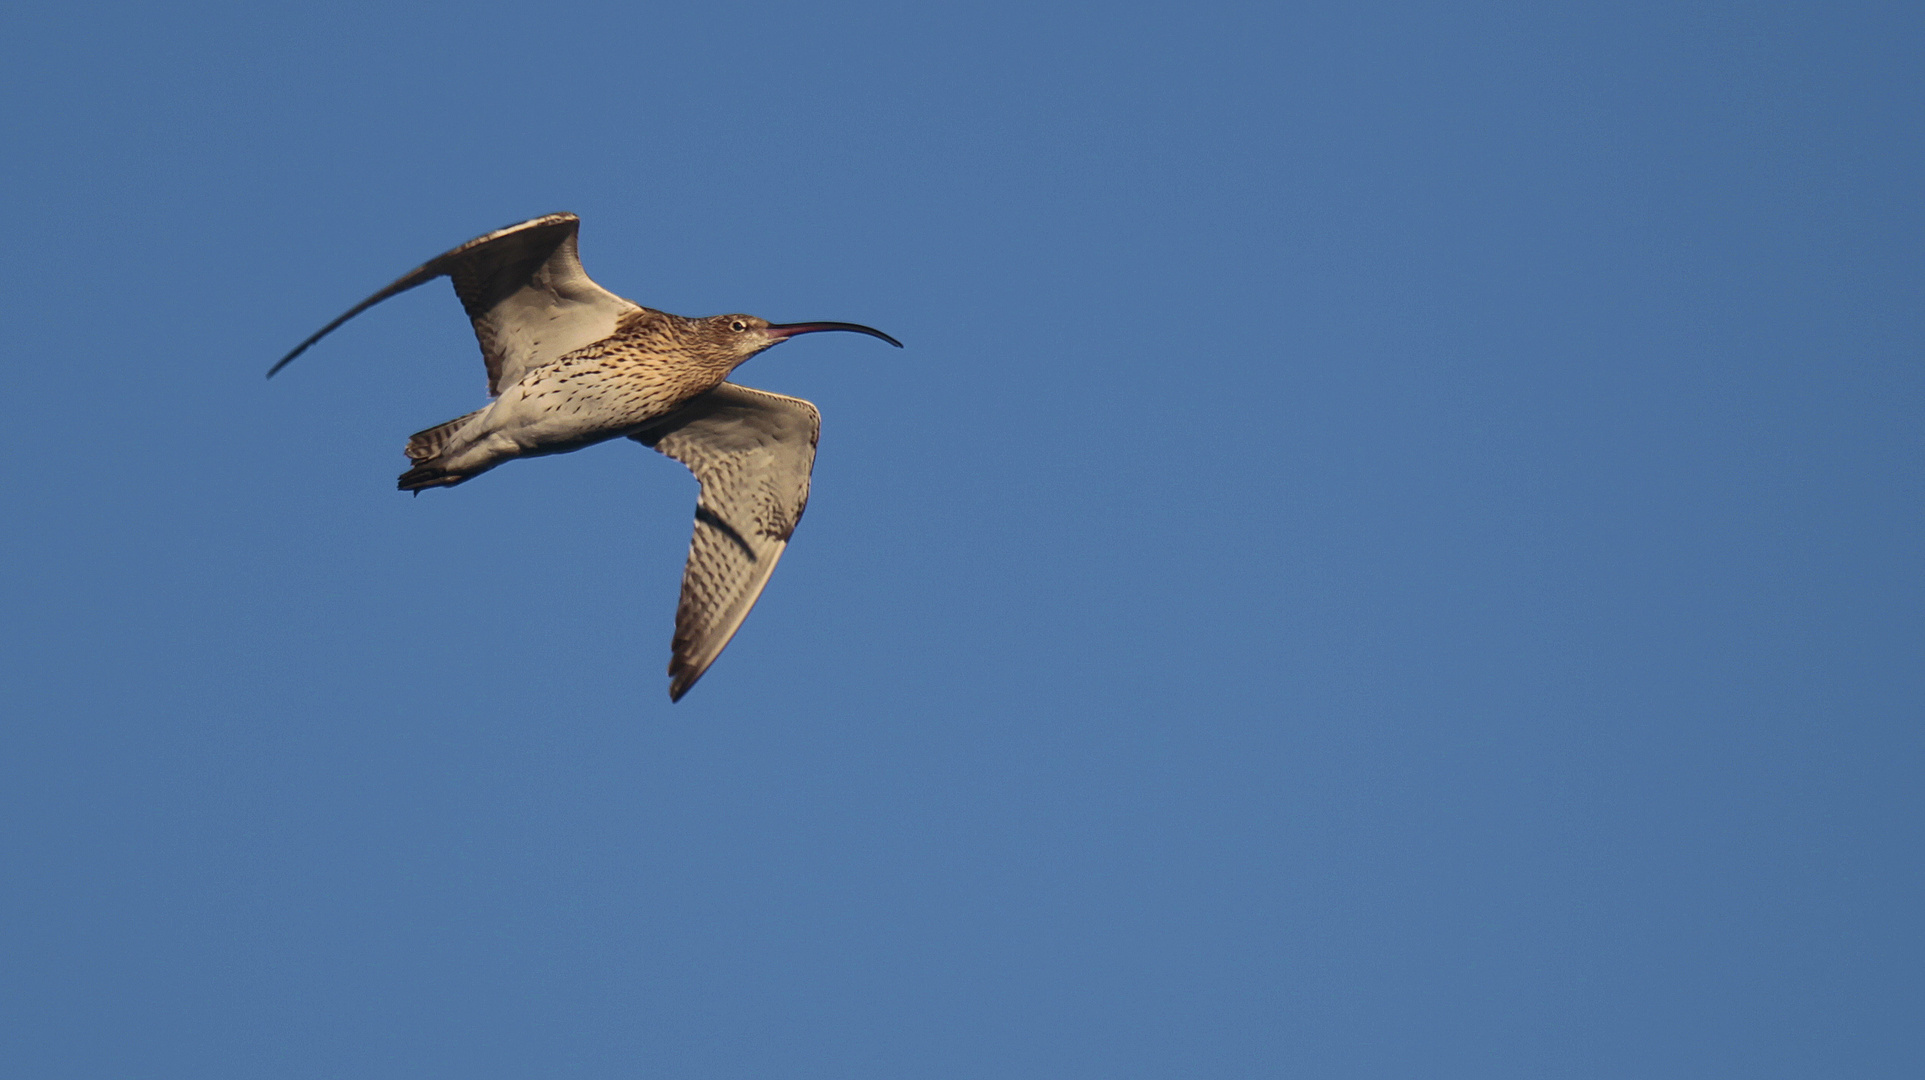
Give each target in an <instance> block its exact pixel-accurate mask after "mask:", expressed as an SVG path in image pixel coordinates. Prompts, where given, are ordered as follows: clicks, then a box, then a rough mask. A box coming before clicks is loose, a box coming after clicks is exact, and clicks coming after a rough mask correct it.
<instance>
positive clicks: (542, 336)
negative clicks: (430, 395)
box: [268, 214, 641, 394]
mask: <svg viewBox="0 0 1925 1080" xmlns="http://www.w3.org/2000/svg"><path fill="white" fill-rule="evenodd" d="M580 229H581V219H580V218H578V217H576V216H575V215H573V214H549V215H548V216H547V217H538V218H535V219H534V220H532V221H524V222H522V223H521V224H519V225H510V226H508V227H507V228H505V229H497V230H496V231H494V232H491V233H489V234H488V235H486V236H480V237H476V238H475V239H473V240H470V241H468V242H467V243H465V244H463V245H461V246H460V247H458V248H455V249H454V250H453V251H450V252H448V253H446V254H444V255H441V256H439V257H437V258H435V259H432V260H430V261H429V262H428V263H426V264H424V265H422V266H419V267H416V268H415V269H414V270H413V271H411V272H409V273H408V274H406V275H405V276H403V277H402V278H401V279H400V280H399V281H396V282H395V283H394V284H392V285H390V286H388V287H387V288H385V289H382V290H381V291H380V292H378V293H375V294H374V295H373V296H370V297H368V298H367V299H366V300H363V301H361V302H360V303H359V304H356V305H354V307H353V308H352V309H351V310H349V311H348V313H347V314H345V315H343V316H341V317H340V318H338V319H336V320H334V321H333V322H331V323H329V324H327V325H326V326H324V327H322V328H321V329H320V331H319V332H317V333H316V334H315V335H314V336H313V337H310V338H308V339H307V340H306V341H303V342H301V343H300V344H299V345H297V346H295V348H294V351H293V352H291V353H288V354H287V355H286V356H283V357H281V361H280V363H278V364H275V365H274V367H273V369H272V370H270V371H269V372H268V376H269V377H272V376H273V375H274V372H276V371H279V370H281V369H282V368H284V367H286V366H287V365H288V363H289V361H292V360H293V359H294V358H295V357H297V356H299V355H301V354H302V353H303V352H306V351H307V347H308V346H309V345H312V344H314V343H315V342H317V341H319V340H321V339H322V338H324V337H326V336H327V335H328V334H329V333H331V332H332V331H333V330H334V328H335V327H337V326H340V325H341V324H342V323H344V322H347V321H348V320H349V319H352V318H354V317H355V316H356V315H359V314H361V313H362V312H363V311H366V310H367V309H369V308H371V307H373V306H374V305H376V304H378V303H380V302H381V301H383V300H386V299H387V298H388V297H390V296H394V295H396V294H398V293H404V292H407V291H408V290H409V289H412V288H414V287H415V286H417V285H424V284H426V283H428V282H430V281H433V280H434V279H435V278H438V277H441V276H442V275H444V274H445V275H447V277H448V278H449V280H451V281H453V282H454V287H455V295H456V296H458V297H460V298H461V306H462V307H463V308H465V309H467V312H468V318H469V320H471V321H472V322H473V323H474V326H475V338H476V339H477V340H479V341H480V342H481V355H482V356H483V358H485V359H486V360H487V361H488V392H489V393H490V394H499V393H501V391H502V390H504V389H506V388H507V387H510V386H513V385H514V384H515V383H516V381H518V380H519V379H520V378H521V376H522V373H523V372H526V371H527V370H529V369H530V368H535V367H540V366H541V365H543V364H545V363H547V362H549V361H550V360H553V359H555V358H557V357H559V356H562V355H563V354H566V353H571V352H574V351H575V350H576V349H579V348H581V347H582V346H584V345H593V344H594V343H595V342H597V341H600V340H602V339H603V338H605V337H608V336H609V335H610V334H613V333H614V332H615V324H616V323H617V322H619V321H620V319H621V317H622V316H623V315H625V314H627V313H628V312H631V311H639V310H641V308H640V306H639V305H637V304H634V303H631V302H629V301H627V300H624V299H622V298H621V297H619V296H616V295H615V294H614V293H612V292H609V291H608V290H607V289H604V288H602V287H601V286H600V285H597V284H595V283H594V281H592V280H590V279H589V277H588V274H587V273H586V272H585V271H584V270H582V264H581V256H580V255H579V254H578V253H577V251H576V247H575V236H576V233H577V232H578V231H579V230H580Z"/></svg>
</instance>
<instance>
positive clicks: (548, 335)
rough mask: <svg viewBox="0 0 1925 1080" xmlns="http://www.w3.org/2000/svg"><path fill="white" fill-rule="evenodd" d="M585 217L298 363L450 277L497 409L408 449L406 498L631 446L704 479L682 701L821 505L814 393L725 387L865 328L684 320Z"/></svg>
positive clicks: (490, 237)
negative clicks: (638, 288) (547, 458)
mask: <svg viewBox="0 0 1925 1080" xmlns="http://www.w3.org/2000/svg"><path fill="white" fill-rule="evenodd" d="M580 228H581V219H580V218H578V217H576V216H575V215H573V214H549V215H548V216H546V217H538V218H535V219H534V220H532V221H524V222H522V223H521V224H519V225H510V226H508V227H507V228H505V229H499V230H497V231H495V232H491V233H489V234H487V235H486V236H481V237H477V238H475V239H473V240H470V241H468V242H467V243H465V244H463V245H461V246H460V247H458V248H455V249H454V250H452V251H449V252H447V253H446V254H444V255H441V256H439V257H437V258H435V259H433V260H431V261H429V262H428V263H426V264H425V265H423V266H420V267H418V268H416V269H415V270H413V271H412V272H410V273H408V274H406V275H405V276H403V277H402V278H401V279H400V280H398V281H396V282H395V283H394V284H392V285H389V286H388V287H387V288H385V289H382V290H381V291H380V292H378V293H375V294H374V295H373V296H370V297H368V298H367V299H366V300H363V301H361V302H360V303H359V304H356V305H355V306H354V307H353V308H351V309H350V310H349V311H348V312H347V314H345V315H342V316H341V317H340V318H338V319H336V320H334V321H333V322H331V323H329V324H327V325H326V326H324V327H322V328H321V329H320V330H319V331H317V332H316V333H315V334H314V335H313V336H312V337H310V338H308V339H307V340H306V341H303V342H301V343H300V344H299V345H297V346H295V348H294V351H292V352H290V353H288V354H287V355H286V356H284V357H282V358H281V360H280V362H279V363H277V364H275V365H274V367H273V368H272V369H270V370H269V371H268V373H267V374H268V376H269V377H270V378H272V377H273V375H274V373H275V372H277V371H279V370H281V369H282V368H284V367H286V366H287V365H288V363H289V362H290V361H292V360H293V359H294V358H295V357H297V356H299V355H301V353H303V352H305V351H306V350H307V348H308V346H310V345H313V344H314V343H315V342H317V341H319V340H321V339H322V338H323V337H326V336H327V335H328V334H329V333H330V332H331V331H333V330H334V329H335V328H336V327H338V326H340V325H341V324H342V323H344V322H347V321H348V320H349V319H352V318H353V317H355V316H356V315H359V314H360V313H361V312H363V311H366V310H367V309H368V308H370V307H373V306H374V305H375V304H378V303H380V302H381V301H383V300H386V299H387V298H388V297H390V296H394V295H396V294H397V293H402V292H406V291H407V290H409V289H412V288H414V287H415V286H417V285H423V284H426V283H427V282H429V281H432V280H434V279H435V278H438V277H442V276H446V277H447V278H448V279H449V280H450V281H452V282H453V283H454V289H455V295H456V296H457V297H459V298H460V300H461V306H462V307H463V308H464V309H466V310H467V312H468V318H469V320H470V321H471V322H472V323H473V324H474V328H475V337H476V339H478V340H479V341H480V343H481V355H482V359H483V360H485V361H486V362H487V366H488V393H489V396H491V397H492V398H493V399H494V400H493V401H491V402H489V403H488V404H487V405H485V406H483V407H482V408H480V409H477V410H475V411H474V412H471V413H469V414H468V415H466V416H462V417H457V418H456V419H453V420H450V421H448V422H447V423H445V424H439V425H437V426H435V427H431V428H429V429H427V430H426V431H423V432H420V433H418V434H416V435H415V436H414V437H413V438H410V439H409V440H408V446H407V455H408V460H409V461H410V462H411V463H412V466H413V467H412V468H410V469H408V471H407V472H404V473H402V474H401V480H400V483H399V487H400V489H401V490H402V491H412V492H417V493H418V492H420V491H423V490H425V489H427V488H432V487H453V486H454V485H456V484H459V483H463V482H464V481H467V480H471V479H473V478H474V477H476V476H479V475H480V474H482V473H484V472H487V471H488V470H489V469H492V468H494V467H495V466H497V465H500V464H503V463H504V462H508V461H512V460H514V459H516V458H525V457H539V456H542V455H545V454H561V453H566V452H568V451H570V450H579V449H581V448H582V447H584V446H590V445H593V444H594V443H598V442H606V441H608V440H610V439H618V438H624V437H625V438H629V439H633V440H635V441H636V442H638V443H641V444H642V445H643V446H647V447H650V448H652V449H655V450H659V451H660V452H662V453H664V454H667V455H668V456H669V457H671V458H674V459H675V460H676V461H679V462H681V463H682V464H683V465H685V466H687V467H688V470H689V471H690V472H692V473H694V474H695V478H696V479H697V480H698V481H700V482H701V487H702V490H701V494H700V496H699V497H698V498H697V500H696V504H695V535H694V538H693V539H692V540H691V541H690V542H689V551H688V565H687V567H686V568H685V569H684V570H683V572H682V596H681V600H680V602H679V603H678V604H677V605H676V610H675V637H674V643H673V645H672V647H671V655H670V660H669V665H668V674H669V688H668V696H669V699H670V700H671V701H680V700H681V698H682V695H683V694H686V693H688V690H689V687H691V686H694V685H695V681H696V680H697V679H700V678H701V677H702V673H703V672H705V671H707V670H708V668H709V665H710V664H713V663H714V662H715V658H716V657H717V656H718V655H720V654H721V652H722V649H723V648H724V647H725V646H727V645H728V643H729V639H730V638H732V637H734V636H735V631H736V629H737V628H738V627H740V626H741V625H742V620H743V619H744V618H746V617H747V616H748V613H749V609H750V608H752V607H754V606H755V601H756V598H757V597H758V596H760V595H761V594H762V587H763V586H764V585H766V584H768V581H769V574H770V573H772V572H773V571H774V570H775V564H776V561H777V560H778V559H780V558H781V557H782V551H783V549H784V548H785V547H787V546H788V542H789V536H790V534H791V533H793V532H794V531H795V526H796V522H797V521H799V520H801V518H802V510H803V508H804V507H805V506H807V505H808V502H809V473H810V471H811V469H812V468H813V467H814V465H815V444H816V434H817V431H818V430H819V428H820V425H821V419H822V418H821V414H819V413H817V412H816V409H815V406H814V405H811V404H809V403H808V402H806V401H803V400H802V399H800V398H792V397H784V396H783V395H781V394H771V393H769V392H768V391H766V390H755V389H752V388H750V387H747V386H741V385H738V384H736V383H732V382H729V381H728V376H729V374H730V373H731V372H733V371H734V370H735V369H736V367H737V366H739V365H740V364H741V363H742V362H743V361H745V360H747V359H748V358H749V357H751V356H754V355H755V354H757V353H759V352H762V351H763V350H764V349H768V348H770V347H772V346H774V345H779V344H781V343H782V342H784V341H787V340H788V339H789V338H792V337H795V336H796V335H798V334H812V333H816V332H818V331H823V330H851V331H854V332H856V333H859V334H868V335H870V336H871V337H878V338H881V339H882V340H884V341H886V342H888V343H889V344H891V345H894V346H896V347H897V348H901V347H902V343H901V342H900V341H897V340H896V339H895V338H892V337H890V336H889V335H888V334H885V333H883V332H882V331H880V330H876V329H872V328H870V327H867V326H858V325H856V324H855V323H843V322H806V323H772V322H769V321H767V320H766V319H759V318H756V317H755V316H753V315H712V316H709V317H708V318H703V319H690V318H684V317H682V316H680V315H670V314H669V313H667V312H665V311H654V310H651V309H649V308H645V307H643V306H641V305H640V304H636V303H634V302H632V301H628V300H624V299H622V298H621V297H619V296H616V295H615V294H614V293H611V292H609V291H608V290H606V289H604V288H602V287H601V286H600V285H597V284H595V282H594V281H592V280H590V279H589V277H588V274H587V273H586V272H584V271H583V270H582V264H581V258H580V255H579V254H578V252H577V249H576V240H575V238H576V233H577V232H578V231H579V230H580Z"/></svg>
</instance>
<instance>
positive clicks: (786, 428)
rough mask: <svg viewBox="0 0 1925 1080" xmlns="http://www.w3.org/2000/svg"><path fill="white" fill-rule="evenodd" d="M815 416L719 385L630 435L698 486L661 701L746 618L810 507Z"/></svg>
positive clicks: (696, 672)
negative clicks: (681, 466)
mask: <svg viewBox="0 0 1925 1080" xmlns="http://www.w3.org/2000/svg"><path fill="white" fill-rule="evenodd" d="M821 426H822V415H821V414H820V413H818V412H816V410H815V406H814V405H811V404H809V403H808V402H806V401H803V400H802V399H801V398H792V397H783V396H782V395H781V394H771V393H768V392H766V391H762V390H751V389H750V388H748V387H746V386H737V385H735V384H734V383H728V382H725V383H723V384H722V385H720V386H718V387H716V388H715V389H713V390H710V391H709V392H708V393H706V394H703V395H702V396H700V397H698V398H696V399H694V400H693V401H691V402H689V403H688V404H687V405H684V406H682V407H681V408H680V409H678V410H676V411H675V412H674V413H672V414H670V415H669V416H668V417H667V418H666V419H664V420H663V421H662V422H661V423H660V424H659V425H657V426H656V427H653V428H650V429H648V430H646V431H643V432H641V433H639V434H636V435H631V436H629V437H630V438H632V439H634V440H635V441H636V442H638V443H641V444H642V445H643V446H652V447H654V448H655V449H657V450H660V451H661V452H662V453H664V454H667V455H668V456H669V457H672V458H674V459H675V460H677V461H679V462H681V463H682V464H684V465H686V466H688V468H689V471H690V472H692V473H694V474H695V478H696V479H697V480H700V481H701V482H702V495H701V498H700V499H699V500H698V501H697V502H696V504H695V537H694V539H693V540H691V541H690V543H689V549H688V567H687V569H685V570H684V571H683V572H682V600H681V603H680V604H679V605H677V607H676V609H675V644H674V655H673V656H672V658H671V659H670V660H669V664H668V674H669V677H670V681H669V687H668V696H669V700H671V701H680V700H681V699H682V695H683V694H686V693H688V689H689V687H691V686H694V685H695V680H697V679H699V678H701V677H702V673H703V672H704V671H707V670H708V667H709V665H710V664H712V663H714V662H715V658H716V657H717V656H718V655H720V654H721V652H722V649H723V647H724V646H726V645H727V644H728V643H729V639H730V638H732V637H734V636H735V630H736V628H737V627H739V626H741V625H742V620H743V619H745V618H747V617H748V614H749V609H750V608H752V607H754V606H755V599H756V597H758V596H761V595H762V586H764V585H766V584H768V581H769V575H770V574H771V573H773V572H774V571H775V563H776V560H778V559H780V558H781V557H782V549H783V548H785V547H787V546H788V543H789V534H790V533H792V532H794V531H795V524H796V522H798V521H800V520H802V510H803V508H804V507H806V506H808V504H809V472H810V470H811V469H813V468H814V467H815V440H816V433H817V432H818V431H819V430H821Z"/></svg>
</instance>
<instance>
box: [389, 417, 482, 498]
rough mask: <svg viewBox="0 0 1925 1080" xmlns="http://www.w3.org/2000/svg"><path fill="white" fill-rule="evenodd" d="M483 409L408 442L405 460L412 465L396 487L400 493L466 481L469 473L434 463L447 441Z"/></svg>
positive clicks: (420, 433) (438, 426) (430, 430)
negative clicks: (412, 463) (406, 458)
mask: <svg viewBox="0 0 1925 1080" xmlns="http://www.w3.org/2000/svg"><path fill="white" fill-rule="evenodd" d="M481 411H482V410H480V409H476V410H475V411H474V412H471V413H469V414H468V415H466V416H457V417H455V418H454V419H453V420H450V421H448V422H447V423H445V424H436V425H435V426H434V427H431V428H429V429H428V430H426V431H420V432H416V433H415V434H414V435H413V436H411V437H409V439H408V449H407V451H406V452H407V455H408V460H409V461H412V462H414V463H415V465H414V468H412V469H409V470H408V471H407V472H404V473H402V474H401V480H400V482H399V483H398V484H397V485H396V486H397V487H399V488H400V489H401V490H402V491H421V490H423V489H426V488H431V487H453V486H454V485H456V484H459V483H461V482H462V481H463V480H466V479H468V476H469V475H470V474H468V473H463V472H456V471H453V470H450V469H445V468H442V467H441V466H439V465H435V464H433V461H434V459H435V458H437V457H440V456H441V451H442V450H444V449H446V448H447V446H448V441H449V440H450V439H452V438H454V434H455V432H456V431H459V430H460V429H461V426H462V425H463V424H466V423H467V422H468V421H470V420H473V419H474V418H475V417H476V416H477V415H479V414H480V413H481Z"/></svg>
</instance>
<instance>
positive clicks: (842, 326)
mask: <svg viewBox="0 0 1925 1080" xmlns="http://www.w3.org/2000/svg"><path fill="white" fill-rule="evenodd" d="M769 329H770V330H772V331H774V332H775V333H777V334H780V335H781V336H782V340H784V341H787V340H789V339H790V338H792V337H794V336H796V335H797V334H814V333H818V332H820V331H823V330H853V331H855V332H856V333H858V334H867V335H869V336H870V337H878V338H881V339H882V340H884V341H886V342H888V343H889V344H891V345H894V346H895V347H896V348H898V349H900V348H902V342H900V341H897V340H896V339H895V338H892V337H890V336H889V335H888V334H885V333H883V332H882V331H880V330H877V329H876V328H875V327H873V326H859V325H857V324H855V323H852V322H791V323H770V324H769Z"/></svg>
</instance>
